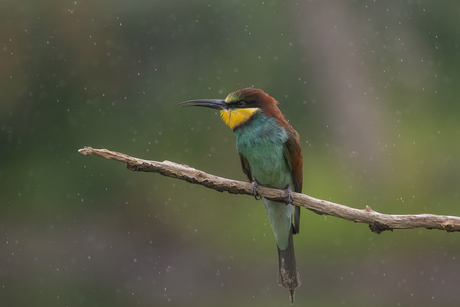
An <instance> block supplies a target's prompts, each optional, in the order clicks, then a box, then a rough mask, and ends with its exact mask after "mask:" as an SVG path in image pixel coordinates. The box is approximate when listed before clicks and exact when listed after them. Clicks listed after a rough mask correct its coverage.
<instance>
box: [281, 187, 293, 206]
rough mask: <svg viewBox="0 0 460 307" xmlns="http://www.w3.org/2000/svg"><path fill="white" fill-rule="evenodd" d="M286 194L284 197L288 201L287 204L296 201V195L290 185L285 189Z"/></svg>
mask: <svg viewBox="0 0 460 307" xmlns="http://www.w3.org/2000/svg"><path fill="white" fill-rule="evenodd" d="M284 191H285V192H286V194H284V196H282V197H283V199H284V200H285V202H286V205H290V204H292V203H293V202H294V196H293V195H292V191H291V187H290V186H289V185H288V186H287V187H286V189H285V190H284Z"/></svg>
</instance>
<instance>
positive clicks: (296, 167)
mask: <svg viewBox="0 0 460 307" xmlns="http://www.w3.org/2000/svg"><path fill="white" fill-rule="evenodd" d="M289 128H290V129H289ZM289 128H288V129H286V131H287V133H288V140H287V141H286V143H284V157H285V159H286V162H287V163H288V165H289V166H290V167H291V173H292V179H293V181H294V191H295V192H298V193H302V182H303V171H302V167H303V159H302V149H301V148H300V141H299V134H298V133H297V132H296V131H295V130H294V129H293V128H292V127H289ZM299 229H300V207H299V206H296V207H295V212H294V229H293V232H294V234H296V233H299Z"/></svg>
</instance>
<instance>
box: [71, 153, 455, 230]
mask: <svg viewBox="0 0 460 307" xmlns="http://www.w3.org/2000/svg"><path fill="white" fill-rule="evenodd" d="M78 152H79V153H81V154H83V155H85V156H87V155H96V156H100V157H103V158H106V159H111V160H115V161H119V162H124V163H126V164H127V167H128V169H129V170H131V171H136V172H152V173H159V174H161V175H163V176H167V177H172V178H177V179H181V180H185V181H187V182H190V183H195V184H200V185H203V186H205V187H207V188H210V189H214V190H216V191H219V192H224V191H226V192H228V193H231V194H246V195H251V188H252V184H251V183H248V182H242V181H237V180H231V179H226V178H222V177H218V176H215V175H211V174H208V173H205V172H203V171H200V170H197V169H194V168H192V167H190V166H187V165H185V164H178V163H174V162H170V161H163V162H158V161H150V160H144V159H139V158H135V157H131V156H128V155H126V154H123V153H119V152H115V151H110V150H107V149H94V148H91V147H85V148H83V149H80V150H79V151H78ZM258 192H259V194H260V196H262V197H265V198H267V199H270V200H273V201H279V202H284V201H283V196H284V195H285V191H284V190H277V189H271V188H266V187H263V186H260V187H259V189H258ZM292 194H293V196H294V202H293V205H296V206H300V207H304V208H306V209H309V210H312V211H314V212H315V213H318V214H325V215H331V216H334V217H338V218H342V219H345V220H348V221H353V222H355V223H365V224H369V228H370V229H371V231H372V232H375V233H377V234H379V233H381V232H383V231H385V230H391V231H392V230H393V229H413V228H426V229H439V230H445V231H447V232H454V231H460V217H457V216H442V215H434V214H416V215H390V214H383V213H378V212H375V211H373V210H372V209H371V208H370V207H369V206H366V208H365V209H362V210H360V209H354V208H350V207H347V206H344V205H340V204H336V203H333V202H330V201H326V200H321V199H317V198H314V197H311V196H308V195H305V194H300V193H295V192H293V193H292Z"/></svg>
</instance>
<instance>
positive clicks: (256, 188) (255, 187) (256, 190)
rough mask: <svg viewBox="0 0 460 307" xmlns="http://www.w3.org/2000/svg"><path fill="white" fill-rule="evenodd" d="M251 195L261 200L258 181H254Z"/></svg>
mask: <svg viewBox="0 0 460 307" xmlns="http://www.w3.org/2000/svg"><path fill="white" fill-rule="evenodd" d="M251 195H252V196H254V198H255V199H256V200H260V199H261V197H260V196H259V183H258V182H257V180H254V181H253V182H252V188H251Z"/></svg>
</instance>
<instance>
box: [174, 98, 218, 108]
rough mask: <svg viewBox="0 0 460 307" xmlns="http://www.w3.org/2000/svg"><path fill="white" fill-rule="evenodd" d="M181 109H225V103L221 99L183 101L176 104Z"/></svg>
mask: <svg viewBox="0 0 460 307" xmlns="http://www.w3.org/2000/svg"><path fill="white" fill-rule="evenodd" d="M177 105H178V106H182V107H206V108H211V109H217V110H225V109H227V103H226V102H225V100H222V99H197V100H189V101H184V102H181V103H178V104H177Z"/></svg>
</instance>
